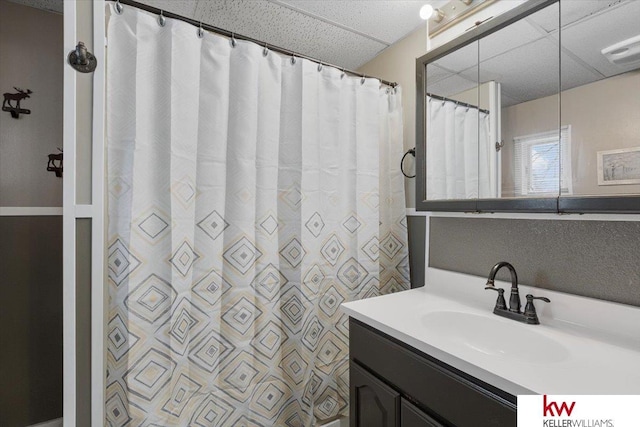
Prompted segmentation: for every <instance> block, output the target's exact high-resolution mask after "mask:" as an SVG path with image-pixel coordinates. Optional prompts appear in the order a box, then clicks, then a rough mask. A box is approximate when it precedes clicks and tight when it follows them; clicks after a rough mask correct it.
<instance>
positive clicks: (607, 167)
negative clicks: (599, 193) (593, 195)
mask: <svg viewBox="0 0 640 427" xmlns="http://www.w3.org/2000/svg"><path fill="white" fill-rule="evenodd" d="M624 184H640V147H632V148H622V149H619V150H608V151H598V185H624Z"/></svg>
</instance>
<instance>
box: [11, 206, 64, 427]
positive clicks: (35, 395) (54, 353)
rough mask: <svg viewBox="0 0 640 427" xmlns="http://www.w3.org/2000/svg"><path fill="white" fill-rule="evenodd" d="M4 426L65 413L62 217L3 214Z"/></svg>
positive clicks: (22, 425) (57, 416)
mask: <svg viewBox="0 0 640 427" xmlns="http://www.w3.org/2000/svg"><path fill="white" fill-rule="evenodd" d="M0 236H2V238H0V272H2V274H0V325H2V327H0V349H1V350H0V426H2V427H24V426H27V425H31V424H35V423H38V422H42V421H46V420H51V419H56V418H60V417H61V416H62V217H1V218H0Z"/></svg>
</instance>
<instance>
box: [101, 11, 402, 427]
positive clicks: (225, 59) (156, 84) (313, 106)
mask: <svg viewBox="0 0 640 427" xmlns="http://www.w3.org/2000/svg"><path fill="white" fill-rule="evenodd" d="M108 43H109V57H108V67H107V145H108V153H107V154H108V186H109V188H108V193H109V199H108V205H109V207H108V218H109V225H108V244H109V248H108V257H109V259H108V265H109V318H108V321H109V325H108V337H107V341H108V354H107V360H108V362H107V363H108V372H107V401H106V408H107V410H106V412H107V420H106V421H107V425H110V426H114V427H115V426H118V427H120V426H125V425H131V426H136V427H138V426H207V427H211V426H215V427H219V426H311V425H318V424H322V421H325V420H329V419H332V418H334V417H336V416H339V415H347V413H348V408H347V405H348V317H347V316H346V315H344V314H343V313H342V312H341V310H340V304H341V303H343V302H346V301H350V300H355V299H360V298H367V297H371V296H376V295H380V294H385V293H390V292H395V291H399V290H402V289H406V288H408V251H407V237H406V216H405V208H404V188H403V179H402V175H401V173H400V169H399V167H398V165H399V159H400V158H401V155H402V115H401V107H400V106H401V92H400V89H399V88H397V89H396V90H393V89H390V88H387V87H382V88H381V87H380V83H379V81H377V80H374V79H364V80H362V79H360V78H353V77H349V76H344V75H342V73H341V72H340V71H339V70H336V69H333V68H330V67H326V66H325V67H322V66H321V65H318V64H316V63H313V62H310V61H307V60H301V59H300V58H294V59H292V58H291V57H286V56H282V55H279V54H276V53H275V52H270V51H268V49H265V48H264V46H258V45H256V44H253V43H249V42H243V41H237V42H235V43H231V42H230V40H229V39H226V38H224V37H222V36H218V35H215V34H209V33H206V34H204V36H203V37H202V38H199V37H198V31H197V28H196V27H193V26H191V25H188V24H186V23H184V22H181V21H177V20H172V19H167V20H166V25H165V26H164V27H161V26H159V25H158V23H157V19H156V17H155V16H153V15H150V14H148V13H146V12H143V11H140V10H137V9H135V8H133V7H129V6H125V8H124V12H123V13H122V14H120V15H119V14H117V13H115V11H113V10H112V15H111V18H110V22H109V26H108Z"/></svg>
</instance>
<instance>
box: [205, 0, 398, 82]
mask: <svg viewBox="0 0 640 427" xmlns="http://www.w3.org/2000/svg"><path fill="white" fill-rule="evenodd" d="M196 15H197V16H199V17H201V18H199V19H202V21H203V22H206V23H208V24H211V25H214V26H216V27H220V28H224V29H226V30H228V31H233V32H237V33H239V34H243V35H245V36H248V37H251V38H254V39H257V40H260V41H264V42H266V43H269V44H273V45H276V46H280V47H283V48H285V49H289V50H292V51H294V52H299V53H301V54H304V55H307V56H311V57H313V58H317V59H319V60H321V61H325V62H327V63H331V64H335V65H338V66H341V67H346V68H351V69H356V68H358V67H359V66H361V65H363V64H364V63H366V62H368V61H369V60H370V59H372V58H373V57H374V56H376V55H377V54H378V53H379V52H380V51H381V50H382V49H384V48H385V47H386V45H384V44H382V43H378V42H376V41H373V40H370V39H368V38H366V37H363V36H360V35H358V34H355V33H353V32H350V31H347V30H344V29H342V28H339V27H336V26H334V25H331V24H328V23H326V22H323V21H321V20H318V19H314V18H311V17H309V16H306V15H303V14H301V13H299V12H296V11H293V10H291V9H289V8H286V7H283V6H280V5H278V4H275V3H272V2H267V1H251V0H233V1H231V0H225V1H215V2H209V1H200V2H199V3H198V6H197V8H196Z"/></svg>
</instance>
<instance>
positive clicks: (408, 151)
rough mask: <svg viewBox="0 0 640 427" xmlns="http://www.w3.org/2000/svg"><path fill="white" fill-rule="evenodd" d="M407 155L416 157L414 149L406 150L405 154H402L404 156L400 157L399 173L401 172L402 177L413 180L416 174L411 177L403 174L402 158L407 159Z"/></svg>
mask: <svg viewBox="0 0 640 427" xmlns="http://www.w3.org/2000/svg"><path fill="white" fill-rule="evenodd" d="M409 154H411V155H412V156H413V157H416V148H415V147H413V148H410V149H408V150H407V152H406V153H404V156H402V160H400V171H401V172H402V175H404V176H406V177H407V178H415V177H416V174H413V175H407V174H406V173H405V172H404V158H405V157H407V156H408V155H409Z"/></svg>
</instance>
